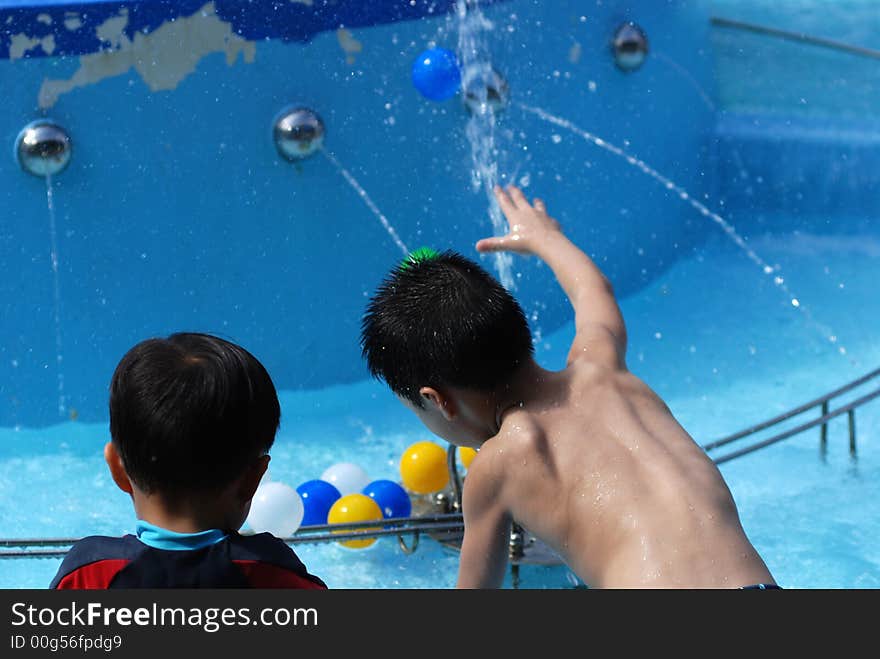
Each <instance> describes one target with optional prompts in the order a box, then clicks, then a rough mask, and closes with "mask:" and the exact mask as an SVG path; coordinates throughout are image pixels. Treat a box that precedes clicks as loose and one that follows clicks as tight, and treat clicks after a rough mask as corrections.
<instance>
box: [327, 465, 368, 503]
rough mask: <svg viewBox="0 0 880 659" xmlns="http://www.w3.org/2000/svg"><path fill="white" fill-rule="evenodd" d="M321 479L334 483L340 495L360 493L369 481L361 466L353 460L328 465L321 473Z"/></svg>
mask: <svg viewBox="0 0 880 659" xmlns="http://www.w3.org/2000/svg"><path fill="white" fill-rule="evenodd" d="M321 480H322V481H327V482H328V483H330V484H331V485H335V486H336V489H337V490H339V493H340V494H342V495H346V494H354V493H360V492H361V491H362V490H363V489H364V488H365V487H366V486H367V485H368V484H369V483H370V477H369V475H368V474H367V472H366V471H364V469H363V467H360V466H359V465H356V464H354V463H353V462H337V463H336V464H334V465H330V466H329V467H327V468H326V469H325V470H324V473H323V474H321Z"/></svg>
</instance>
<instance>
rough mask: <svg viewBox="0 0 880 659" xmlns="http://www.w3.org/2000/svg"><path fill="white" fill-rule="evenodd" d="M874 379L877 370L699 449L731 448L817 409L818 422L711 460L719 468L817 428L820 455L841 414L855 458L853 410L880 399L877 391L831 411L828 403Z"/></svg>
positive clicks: (803, 424)
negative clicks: (844, 416) (831, 423)
mask: <svg viewBox="0 0 880 659" xmlns="http://www.w3.org/2000/svg"><path fill="white" fill-rule="evenodd" d="M877 378H880V369H876V370H873V371H871V372H870V373H866V374H865V375H863V376H861V377H859V378H857V379H855V380H853V381H851V382H849V383H847V384H845V385H843V386H842V387H838V388H837V389H834V390H833V391H830V392H828V393H826V394H825V395H824V396H820V397H818V398H815V399H813V400H811V401H809V402H807V403H804V404H803V405H798V406H797V407H795V408H792V409H791V410H789V411H788V412H785V413H783V414H780V415H778V416H775V417H773V418H772V419H767V420H766V421H762V422H761V423H757V424H755V425H752V426H749V427H748V428H745V429H744V430H740V431H739V432H736V433H733V434H732V435H728V436H727V437H723V438H721V439H718V440H715V441H713V442H709V443H708V444H704V445H703V446H702V448H703V450H705V451H706V452H709V451H712V450H714V449H716V448H719V447H721V446H726V445H727V444H730V443H732V442H735V441H737V440H740V439H743V438H745V437H749V436H751V435H754V434H755V433H757V432H760V431H761V430H766V429H767V428H771V427H773V426H776V425H778V424H780V423H782V422H783V421H787V420H789V419H791V418H793V417H795V416H798V415H799V414H803V413H804V412H807V411H810V410H814V409H815V408H817V407H818V408H819V416H818V417H817V418H815V419H812V420H810V421H806V422H804V423H801V424H800V425H798V426H796V427H794V428H790V429H788V430H785V431H782V432H779V433H777V434H775V435H773V436H771V437H769V438H767V439H763V440H761V441H758V442H756V443H754V444H752V445H750V446H747V447H745V448H742V449H739V450H736V451H732V452H731V453H727V454H725V455H722V456H720V457H717V458H713V460H714V461H715V463H716V464H721V463H724V462H727V461H729V460H733V459H734V458H738V457H740V456H743V455H747V454H749V453H752V452H754V451H757V450H758V449H761V448H764V447H766V446H770V445H771V444H775V443H777V442H780V441H782V440H783V439H788V438H789V437H793V436H795V435H799V434H801V433H802V432H804V431H806V430H809V429H810V428H815V427H816V426H821V435H820V441H821V444H820V446H821V449H822V451H823V452H824V451H825V448H826V443H827V439H828V421H830V420H831V419H834V418H835V417H838V416H840V415H841V414H844V413H846V414H847V416H848V420H849V450H850V455H852V456H853V457H855V455H856V434H855V410H856V409H857V408H859V407H861V406H862V405H864V404H865V403H868V402H870V401H872V400H874V399H875V398H878V397H880V388H877V389H874V390H873V391H870V392H868V393H866V394H864V395H863V396H861V397H859V398H857V399H855V400H853V401H850V402H849V403H846V404H844V405H841V406H840V407H837V408H836V409H834V410H832V409H830V403H831V400H832V399H834V398H837V397H839V396H841V395H843V394H845V393H847V392H849V391H852V390H853V389H855V388H856V387H859V386H861V385H863V384H865V383H867V382H870V381H871V380H874V379H877Z"/></svg>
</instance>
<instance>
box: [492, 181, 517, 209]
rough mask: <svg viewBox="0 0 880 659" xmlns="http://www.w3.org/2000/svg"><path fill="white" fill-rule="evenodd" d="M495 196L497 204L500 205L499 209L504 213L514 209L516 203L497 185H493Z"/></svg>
mask: <svg viewBox="0 0 880 659" xmlns="http://www.w3.org/2000/svg"><path fill="white" fill-rule="evenodd" d="M495 198H496V199H498V205H499V206H501V210H502V211H503V212H504V213H505V214H507V213H509V212H511V211H515V210H516V204H514V203H513V201H511V199H510V197H508V196H507V193H506V192H505V191H504V190H503V189H502V188H501V187H500V186H498V185H496V186H495Z"/></svg>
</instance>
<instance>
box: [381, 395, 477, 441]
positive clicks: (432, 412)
mask: <svg viewBox="0 0 880 659" xmlns="http://www.w3.org/2000/svg"><path fill="white" fill-rule="evenodd" d="M397 398H398V399H399V400H400V402H401V403H403V405H404V407H406V408H407V409H409V410H410V411H411V412H412V413H413V414H415V415H416V416H417V417H418V418H419V421H421V422H422V425H424V426H425V427H426V428H427V429H428V430H430V431H431V432H432V433H434V434H435V435H437V436H438V437H440V438H442V439H445V440H446V441H447V442H449V443H450V444H452V445H454V446H458V447H462V448H464V447H468V448H475V449H476V448H480V446H482V445H483V442H485V441H486V440H487V439H489V437H488V435H487V434H486V432H485V431H484V430H481V429H479V428H474V427H471V424H468V423H467V422H466V421H465V420H463V419H462V418H461V417H460V416H458V415H454V414H453V415H450V414H449V412H448V411H446V410H444V404H443V401H441V402H440V403H439V404H438V403H436V402H434V401H430V400H429V401H426V402H425V404H424V406H423V407H418V406H417V405H415V404H413V403H412V401H410V400H409V399H408V398H404V397H403V396H398V397H397Z"/></svg>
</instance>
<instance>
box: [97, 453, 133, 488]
mask: <svg viewBox="0 0 880 659" xmlns="http://www.w3.org/2000/svg"><path fill="white" fill-rule="evenodd" d="M104 461H105V462H106V463H107V466H108V467H109V468H110V475H111V476H112V477H113V482H114V483H116V486H117V487H118V488H119V489H120V490H122V491H123V492H125V493H126V494H131V491H132V485H131V479H130V478H129V477H128V472H127V471H125V466H123V464H122V457H121V456H120V455H119V451H117V450H116V447H115V446H114V445H113V442H107V443H106V444H104Z"/></svg>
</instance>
